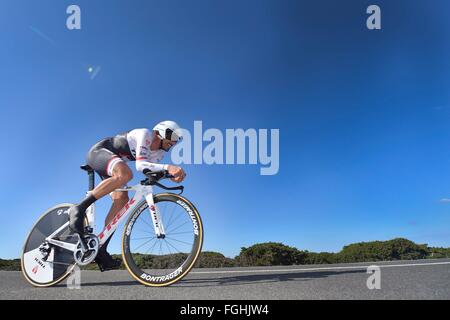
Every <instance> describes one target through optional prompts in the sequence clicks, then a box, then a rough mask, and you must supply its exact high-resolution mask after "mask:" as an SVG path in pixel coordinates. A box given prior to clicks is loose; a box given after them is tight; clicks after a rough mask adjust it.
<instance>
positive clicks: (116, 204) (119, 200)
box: [105, 191, 130, 227]
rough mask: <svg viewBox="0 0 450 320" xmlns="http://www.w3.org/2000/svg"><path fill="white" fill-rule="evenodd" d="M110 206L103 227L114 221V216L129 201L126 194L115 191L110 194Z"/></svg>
mask: <svg viewBox="0 0 450 320" xmlns="http://www.w3.org/2000/svg"><path fill="white" fill-rule="evenodd" d="M111 198H112V201H113V203H112V205H111V209H109V212H108V215H107V216H106V218H105V227H106V226H107V225H108V224H109V223H110V222H111V221H112V220H113V219H114V217H115V216H116V214H117V213H118V212H119V211H120V209H122V208H123V207H124V206H125V205H126V204H127V203H128V201H129V200H130V199H129V198H128V192H125V191H115V192H112V193H111Z"/></svg>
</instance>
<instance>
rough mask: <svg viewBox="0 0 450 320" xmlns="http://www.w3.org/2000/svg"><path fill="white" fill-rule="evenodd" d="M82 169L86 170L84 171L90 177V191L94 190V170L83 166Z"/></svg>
mask: <svg viewBox="0 0 450 320" xmlns="http://www.w3.org/2000/svg"><path fill="white" fill-rule="evenodd" d="M80 168H81V170H84V171H86V172H87V173H88V176H89V186H88V187H89V191H92V190H94V187H95V172H94V170H93V169H92V168H91V167H90V166H88V165H84V166H81V167H80Z"/></svg>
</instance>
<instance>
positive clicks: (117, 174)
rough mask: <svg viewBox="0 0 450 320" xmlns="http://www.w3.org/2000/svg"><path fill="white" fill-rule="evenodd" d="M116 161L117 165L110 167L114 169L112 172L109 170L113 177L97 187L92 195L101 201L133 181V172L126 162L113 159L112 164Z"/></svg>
mask: <svg viewBox="0 0 450 320" xmlns="http://www.w3.org/2000/svg"><path fill="white" fill-rule="evenodd" d="M114 161H115V163H114V164H113V165H112V166H110V167H112V170H111V169H109V170H108V171H109V172H110V173H111V176H110V177H109V178H106V179H105V180H103V181H102V182H101V183H99V184H98V185H97V186H96V187H95V189H94V190H92V191H91V194H92V195H93V196H94V197H95V198H96V199H100V198H102V197H104V196H105V195H107V194H109V193H111V192H113V191H114V190H116V189H118V188H121V187H123V186H124V185H126V184H127V183H128V182H129V181H130V180H131V179H133V173H132V172H131V169H130V168H129V167H128V165H127V164H126V163H125V162H123V161H122V159H120V158H113V159H112V162H114ZM120 193H122V192H120ZM122 199H123V198H122V197H120V201H122ZM113 200H114V198H113Z"/></svg>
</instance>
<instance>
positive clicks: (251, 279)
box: [56, 270, 366, 287]
mask: <svg viewBox="0 0 450 320" xmlns="http://www.w3.org/2000/svg"><path fill="white" fill-rule="evenodd" d="M356 273H366V271H365V270H351V271H319V272H289V273H283V274H279V273H277V274H253V275H242V276H233V277H217V278H193V277H194V275H191V276H189V275H188V276H187V277H186V278H184V279H183V280H181V281H180V282H178V283H176V284H174V285H173V287H214V286H219V285H220V286H233V285H245V284H252V283H258V284H260V283H271V282H285V281H308V280H311V279H318V278H326V277H330V276H339V275H345V274H356ZM195 276H196V275H195ZM134 285H139V286H142V284H141V283H139V282H137V281H134V280H130V281H115V282H111V281H109V282H93V283H83V284H82V286H83V287H95V286H114V287H115V286H134ZM58 286H61V285H58ZM58 286H56V287H58ZM62 286H64V285H62Z"/></svg>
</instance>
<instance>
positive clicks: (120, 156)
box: [69, 121, 186, 271]
mask: <svg viewBox="0 0 450 320" xmlns="http://www.w3.org/2000/svg"><path fill="white" fill-rule="evenodd" d="M181 138H182V135H181V128H180V127H179V126H178V124H177V123H176V122H174V121H162V122H160V123H158V124H157V125H156V126H155V127H154V128H153V130H152V131H150V130H148V129H134V130H131V131H129V132H125V133H122V134H118V135H116V136H114V137H109V138H106V139H103V140H101V141H99V142H98V143H96V144H95V145H94V146H92V148H91V149H90V150H89V153H88V154H87V164H88V165H89V166H90V167H91V168H92V169H93V170H94V171H95V172H97V173H98V174H99V175H100V177H101V178H102V180H103V181H102V182H101V183H100V184H99V185H97V186H96V187H95V189H94V190H92V191H91V192H89V194H88V196H87V197H86V198H85V199H83V200H82V201H81V202H80V203H79V204H77V205H74V206H72V207H71V208H70V209H69V216H70V224H69V228H70V229H71V230H72V231H73V232H75V233H78V234H79V235H80V236H83V234H84V226H83V220H84V216H85V212H86V209H87V208H88V207H89V206H90V205H91V204H92V203H94V202H95V201H97V200H98V199H100V198H102V197H103V196H105V195H107V194H110V195H111V198H112V201H113V203H112V206H111V209H110V210H109V213H108V215H107V216H106V219H105V226H107V225H108V224H109V223H110V222H111V221H112V220H113V218H114V216H115V215H116V214H117V213H118V212H119V211H120V209H122V208H123V207H124V206H125V204H127V203H128V201H129V198H128V192H123V191H115V192H114V190H115V189H117V188H121V187H123V186H124V185H126V184H127V183H128V182H129V181H130V180H131V179H132V178H133V174H132V172H131V169H130V168H129V167H128V165H127V164H126V162H127V161H135V162H136V169H137V170H138V171H140V172H142V171H144V169H149V170H151V171H161V170H167V171H168V173H169V174H171V175H173V176H174V178H172V181H174V182H177V183H179V182H182V181H183V180H184V178H185V177H186V173H185V172H184V171H183V169H181V168H180V167H177V166H173V165H168V164H160V163H158V162H159V161H160V160H161V159H162V158H163V157H164V152H168V151H169V150H170V148H171V147H172V146H173V145H175V144H176V143H177V142H178V141H179V140H180V139H181ZM111 238H112V236H111V237H110V238H109V239H108V240H107V241H106V242H105V243H104V244H103V246H102V247H101V248H100V249H99V252H98V255H97V258H96V259H95V261H96V262H97V264H98V266H99V268H100V270H101V271H106V270H112V269H117V268H119V267H120V260H116V259H113V258H112V257H111V255H110V254H109V253H108V252H107V251H106V250H107V246H108V243H109V241H110V240H111Z"/></svg>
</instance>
